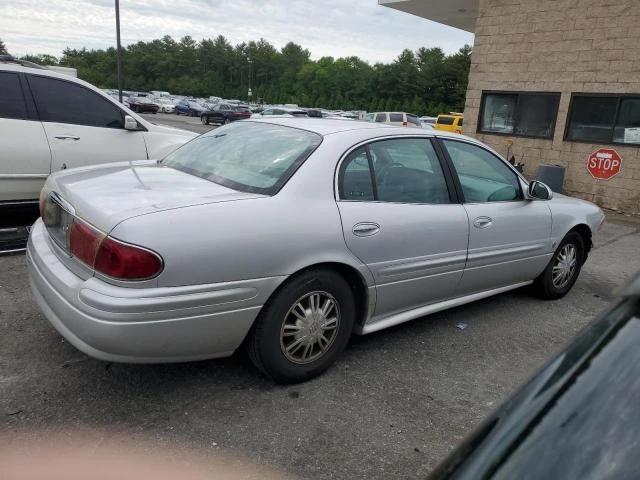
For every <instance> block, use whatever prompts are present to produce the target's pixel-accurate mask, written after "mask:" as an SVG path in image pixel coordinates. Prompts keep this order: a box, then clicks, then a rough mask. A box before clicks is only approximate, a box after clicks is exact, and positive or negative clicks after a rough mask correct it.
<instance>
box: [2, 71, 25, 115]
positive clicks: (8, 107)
mask: <svg viewBox="0 0 640 480" xmlns="http://www.w3.org/2000/svg"><path fill="white" fill-rule="evenodd" d="M0 118H18V119H24V118H28V117H27V105H26V103H25V99H24V95H23V94H22V88H21V87H20V79H19V78H18V75H17V74H16V73H12V72H0Z"/></svg>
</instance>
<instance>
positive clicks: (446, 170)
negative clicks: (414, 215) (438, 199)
mask: <svg viewBox="0 0 640 480" xmlns="http://www.w3.org/2000/svg"><path fill="white" fill-rule="evenodd" d="M405 139H406V140H409V139H412V140H416V139H417V140H422V141H424V142H428V143H430V144H431V146H432V147H433V150H434V152H435V154H436V157H437V159H438V164H439V165H440V168H441V169H442V175H443V176H444V180H445V186H446V188H447V192H448V193H449V203H406V202H387V201H384V200H379V199H378V185H377V182H376V181H375V169H374V166H373V159H372V158H371V153H370V151H369V145H371V144H373V143H377V142H383V141H386V140H405ZM359 148H364V149H365V152H366V154H367V160H368V162H369V173H370V175H371V181H372V183H373V194H374V199H373V200H350V199H345V198H341V195H340V192H341V191H343V188H342V183H343V180H344V172H345V170H346V163H345V162H346V160H347V158H348V157H349V156H350V155H351V153H353V152H354V151H356V150H358V149H359ZM334 179H335V180H334V198H335V200H336V202H357V203H384V204H395V205H458V204H460V203H462V198H461V197H460V192H461V191H462V190H461V189H459V188H458V187H457V186H456V182H457V178H455V179H454V175H453V172H452V170H451V165H450V159H449V158H448V157H445V156H444V154H443V152H442V147H441V145H440V144H439V142H438V138H437V137H434V136H420V135H411V136H409V135H407V136H405V135H402V136H398V135H395V136H385V137H378V138H374V139H371V138H370V139H367V140H364V141H362V142H359V143H357V144H355V145H352V146H351V147H350V148H348V149H347V150H346V151H345V152H343V154H342V155H341V156H340V160H339V161H338V163H337V164H336V169H335V172H334Z"/></svg>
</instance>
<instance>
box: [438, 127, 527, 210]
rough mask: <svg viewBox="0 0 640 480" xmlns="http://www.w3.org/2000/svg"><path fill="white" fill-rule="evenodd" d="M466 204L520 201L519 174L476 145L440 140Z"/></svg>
mask: <svg viewBox="0 0 640 480" xmlns="http://www.w3.org/2000/svg"><path fill="white" fill-rule="evenodd" d="M442 142H443V143H444V145H445V147H446V149H447V152H448V153H449V156H450V157H451V161H452V163H453V165H454V167H455V169H456V173H457V175H458V179H459V180H460V184H461V186H462V192H463V193H464V198H465V201H466V202H467V203H481V202H506V201H515V200H522V191H521V189H520V182H519V181H518V177H517V175H516V174H515V172H513V170H511V169H510V168H509V167H508V166H507V165H506V164H505V163H504V162H503V161H502V160H500V159H499V158H498V157H496V156H495V155H494V154H492V153H491V152H489V151H487V150H485V149H484V148H481V147H479V146H477V145H472V144H470V143H465V142H457V141H454V140H443V141H442Z"/></svg>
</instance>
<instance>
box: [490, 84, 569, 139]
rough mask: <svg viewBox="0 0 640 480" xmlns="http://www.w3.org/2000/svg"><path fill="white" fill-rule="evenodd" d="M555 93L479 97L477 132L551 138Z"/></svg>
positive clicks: (556, 104) (500, 94) (558, 99)
mask: <svg viewBox="0 0 640 480" xmlns="http://www.w3.org/2000/svg"><path fill="white" fill-rule="evenodd" d="M559 103H560V94H559V93H537V92H533V93H490V92H484V93H483V94H482V107H481V115H480V122H479V123H478V132H481V133H498V134H506V135H512V136H522V137H536V138H549V139H551V138H553V132H554V129H555V125H556V118H557V115H558V105H559Z"/></svg>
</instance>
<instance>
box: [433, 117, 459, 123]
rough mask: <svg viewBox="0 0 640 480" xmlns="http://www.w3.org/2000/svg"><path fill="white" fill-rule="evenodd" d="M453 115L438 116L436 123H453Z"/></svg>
mask: <svg viewBox="0 0 640 480" xmlns="http://www.w3.org/2000/svg"><path fill="white" fill-rule="evenodd" d="M454 120H455V117H438V121H437V122H436V123H438V124H440V125H453V121H454Z"/></svg>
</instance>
